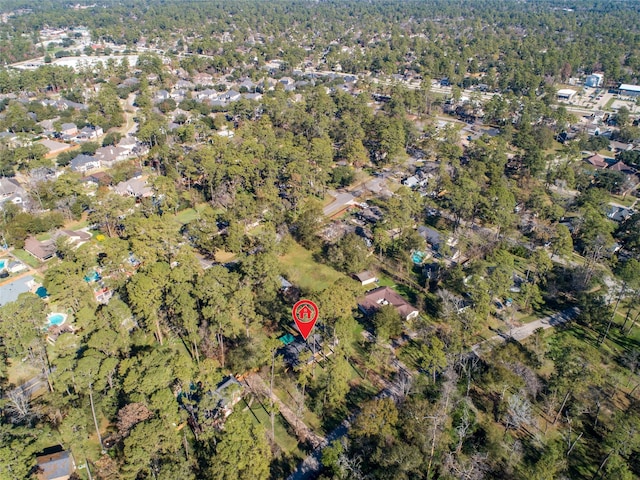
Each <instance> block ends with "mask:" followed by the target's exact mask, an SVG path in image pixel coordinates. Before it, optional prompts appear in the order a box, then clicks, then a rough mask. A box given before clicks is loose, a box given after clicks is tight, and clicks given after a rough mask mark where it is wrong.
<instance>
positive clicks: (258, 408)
mask: <svg viewBox="0 0 640 480" xmlns="http://www.w3.org/2000/svg"><path fill="white" fill-rule="evenodd" d="M250 403H251V405H250V406H249V405H248V404H246V405H247V406H248V408H249V412H250V413H251V414H252V415H251V419H252V420H253V422H254V423H259V424H260V425H262V426H263V427H264V429H265V430H266V431H268V432H269V431H271V418H270V416H269V414H268V413H267V410H266V409H267V408H268V407H269V405H268V402H267V403H265V401H262V402H260V401H258V400H256V399H253V401H252V402H250ZM285 425H287V421H286V420H285V419H284V417H283V416H282V415H280V413H278V414H277V415H276V416H275V422H274V431H275V441H276V443H277V444H278V445H279V446H280V448H281V449H282V450H283V451H284V452H287V453H289V454H292V455H294V456H295V457H298V458H300V459H302V458H303V457H304V456H305V455H304V453H303V452H302V451H301V450H300V449H299V448H298V440H297V439H296V438H295V437H294V436H292V435H291V434H289V432H288V431H287V427H286V426H285Z"/></svg>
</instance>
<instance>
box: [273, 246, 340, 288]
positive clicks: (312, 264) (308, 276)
mask: <svg viewBox="0 0 640 480" xmlns="http://www.w3.org/2000/svg"><path fill="white" fill-rule="evenodd" d="M279 261H280V266H281V268H282V273H283V275H284V276H285V278H286V279H287V280H289V281H290V282H291V283H293V284H294V285H296V286H297V287H300V288H302V289H303V290H311V291H315V292H319V291H321V290H324V289H325V288H327V287H328V286H329V285H331V284H333V283H335V282H336V280H339V279H341V278H347V276H346V275H344V274H343V273H340V272H337V271H336V270H334V269H333V268H331V267H329V266H327V265H324V264H322V263H318V262H316V261H315V260H314V258H313V253H312V252H311V251H309V250H307V249H306V248H304V247H302V246H301V245H298V244H297V243H293V242H292V244H291V246H290V248H289V251H288V252H287V253H286V254H285V255H282V256H281V257H280V258H279Z"/></svg>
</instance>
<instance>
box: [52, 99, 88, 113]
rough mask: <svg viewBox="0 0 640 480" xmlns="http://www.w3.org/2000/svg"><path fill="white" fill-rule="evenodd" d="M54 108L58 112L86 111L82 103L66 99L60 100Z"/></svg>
mask: <svg viewBox="0 0 640 480" xmlns="http://www.w3.org/2000/svg"><path fill="white" fill-rule="evenodd" d="M56 107H57V108H58V110H68V109H72V110H86V109H87V108H89V107H87V106H86V105H85V104H84V103H78V102H72V101H71V100H67V99H66V98H61V99H60V100H58V101H57V102H56Z"/></svg>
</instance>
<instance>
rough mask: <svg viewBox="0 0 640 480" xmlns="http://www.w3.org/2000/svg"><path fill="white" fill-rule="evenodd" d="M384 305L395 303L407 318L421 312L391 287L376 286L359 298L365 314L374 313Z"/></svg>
mask: <svg viewBox="0 0 640 480" xmlns="http://www.w3.org/2000/svg"><path fill="white" fill-rule="evenodd" d="M384 305H393V306H394V307H395V308H396V310H397V311H398V313H399V314H400V316H401V317H402V318H403V319H405V320H411V319H412V318H415V317H417V316H418V313H419V312H418V309H417V308H416V307H414V306H413V305H411V304H410V303H409V302H407V301H406V300H405V299H404V298H402V297H401V296H400V295H399V294H398V293H397V292H396V291H394V290H392V289H391V288H389V287H378V288H375V289H373V290H371V291H369V292H367V294H366V295H365V296H364V297H363V298H361V299H360V300H358V308H359V309H360V311H361V312H362V313H364V314H365V315H373V314H374V313H376V312H377V311H378V310H379V309H380V308H381V307H383V306H384Z"/></svg>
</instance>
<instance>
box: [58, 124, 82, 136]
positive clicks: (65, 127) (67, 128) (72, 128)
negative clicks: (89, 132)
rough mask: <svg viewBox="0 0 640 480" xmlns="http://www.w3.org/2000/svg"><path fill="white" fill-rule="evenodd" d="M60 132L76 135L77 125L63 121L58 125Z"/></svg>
mask: <svg viewBox="0 0 640 480" xmlns="http://www.w3.org/2000/svg"><path fill="white" fill-rule="evenodd" d="M60 133H61V134H62V135H69V136H73V135H77V134H78V126H77V125H76V124H75V123H63V124H62V126H61V127H60Z"/></svg>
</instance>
